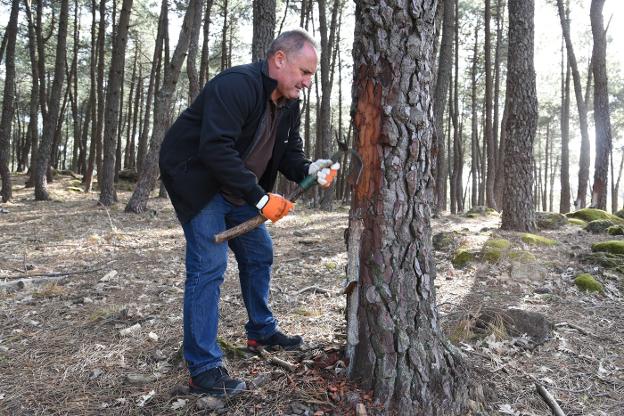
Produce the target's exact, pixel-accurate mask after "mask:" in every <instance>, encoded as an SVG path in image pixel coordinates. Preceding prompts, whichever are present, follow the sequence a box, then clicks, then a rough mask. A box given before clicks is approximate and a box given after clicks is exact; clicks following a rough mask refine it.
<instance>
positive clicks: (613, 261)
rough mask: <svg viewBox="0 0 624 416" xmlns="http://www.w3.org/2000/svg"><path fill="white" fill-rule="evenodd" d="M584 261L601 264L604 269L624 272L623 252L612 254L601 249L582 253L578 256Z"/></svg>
mask: <svg viewBox="0 0 624 416" xmlns="http://www.w3.org/2000/svg"><path fill="white" fill-rule="evenodd" d="M579 258H580V260H581V261H582V262H584V263H589V264H594V265H598V266H602V267H604V268H606V269H611V270H616V271H619V272H620V273H624V254H613V253H607V252H603V251H597V252H594V253H584V254H582V255H581V256H579Z"/></svg>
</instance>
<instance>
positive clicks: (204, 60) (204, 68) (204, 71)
mask: <svg viewBox="0 0 624 416" xmlns="http://www.w3.org/2000/svg"><path fill="white" fill-rule="evenodd" d="M211 9H212V0H206V10H205V12H204V24H203V28H202V33H203V39H202V50H201V57H200V61H201V62H200V64H199V86H200V88H201V87H202V85H204V83H205V82H207V81H208V79H209V78H210V65H209V61H208V60H209V58H210V54H209V45H208V42H209V40H210V38H209V36H208V35H209V34H210V10H211Z"/></svg>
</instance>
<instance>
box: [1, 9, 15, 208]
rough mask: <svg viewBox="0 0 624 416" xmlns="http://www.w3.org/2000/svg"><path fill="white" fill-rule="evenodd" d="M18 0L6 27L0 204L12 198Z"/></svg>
mask: <svg viewBox="0 0 624 416" xmlns="http://www.w3.org/2000/svg"><path fill="white" fill-rule="evenodd" d="M18 15H19V0H13V2H12V4H11V15H10V16H9V23H8V24H7V27H6V35H5V36H6V39H7V40H6V57H5V60H4V62H5V73H4V96H3V98H2V118H1V119H0V177H2V189H1V190H0V195H2V202H7V201H8V200H10V199H11V198H12V197H13V189H12V187H11V170H10V169H9V159H10V153H11V124H12V123H13V114H15V101H14V95H15V39H16V38H17V17H18Z"/></svg>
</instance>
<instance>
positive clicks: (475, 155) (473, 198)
mask: <svg viewBox="0 0 624 416" xmlns="http://www.w3.org/2000/svg"><path fill="white" fill-rule="evenodd" d="M475 26H476V27H475V40H474V48H473V52H472V71H471V73H470V74H471V82H470V85H471V93H470V104H471V107H470V108H472V114H471V124H472V126H471V134H470V150H471V163H470V173H471V176H472V187H471V193H470V203H471V206H473V207H474V206H476V205H477V203H478V200H477V196H478V195H477V186H478V185H477V180H478V173H477V172H478V169H479V144H478V140H479V133H478V131H477V130H478V120H477V62H478V60H479V58H478V53H479V27H478V25H475Z"/></svg>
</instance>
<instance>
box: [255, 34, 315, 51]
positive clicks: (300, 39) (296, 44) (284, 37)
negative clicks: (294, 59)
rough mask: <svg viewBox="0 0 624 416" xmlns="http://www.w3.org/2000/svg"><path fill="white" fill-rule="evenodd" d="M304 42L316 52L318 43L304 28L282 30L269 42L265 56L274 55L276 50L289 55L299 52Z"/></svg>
mask: <svg viewBox="0 0 624 416" xmlns="http://www.w3.org/2000/svg"><path fill="white" fill-rule="evenodd" d="M306 43H309V44H310V45H312V47H313V48H314V49H316V51H317V52H318V44H317V43H316V41H315V40H314V38H313V37H312V36H311V35H310V34H309V33H308V32H306V31H305V30H304V29H293V30H288V31H286V32H282V33H281V34H280V35H279V36H278V37H276V38H275V39H274V40H273V42H271V45H269V50H268V51H267V57H270V56H273V55H275V54H276V53H277V51H282V52H284V53H285V54H286V55H291V54H293V53H296V52H299V51H300V50H301V49H302V48H303V45H305V44H306Z"/></svg>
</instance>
